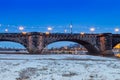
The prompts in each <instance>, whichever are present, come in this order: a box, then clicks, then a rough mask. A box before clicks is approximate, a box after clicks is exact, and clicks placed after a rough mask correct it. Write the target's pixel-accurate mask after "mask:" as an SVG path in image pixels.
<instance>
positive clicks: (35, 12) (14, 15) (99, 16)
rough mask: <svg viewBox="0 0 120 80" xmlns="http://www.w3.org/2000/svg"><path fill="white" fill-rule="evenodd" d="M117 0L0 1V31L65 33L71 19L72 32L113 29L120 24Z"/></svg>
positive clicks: (119, 9) (118, 0)
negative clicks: (49, 30)
mask: <svg viewBox="0 0 120 80" xmlns="http://www.w3.org/2000/svg"><path fill="white" fill-rule="evenodd" d="M119 4H120V0H0V24H2V27H1V32H4V29H5V28H8V29H9V32H15V31H16V32H17V31H18V30H16V29H18V27H19V26H21V25H22V26H24V27H25V31H29V32H30V31H43V32H45V31H47V27H48V26H51V27H53V32H64V29H67V30H68V31H69V30H70V29H69V24H70V23H71V22H72V24H73V31H74V32H90V31H89V28H90V27H95V28H96V31H95V32H114V28H116V27H119V26H120V5H119ZM8 25H9V26H8Z"/></svg>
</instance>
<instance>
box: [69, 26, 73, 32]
mask: <svg viewBox="0 0 120 80" xmlns="http://www.w3.org/2000/svg"><path fill="white" fill-rule="evenodd" d="M72 27H73V26H72V24H70V33H71V34H72Z"/></svg>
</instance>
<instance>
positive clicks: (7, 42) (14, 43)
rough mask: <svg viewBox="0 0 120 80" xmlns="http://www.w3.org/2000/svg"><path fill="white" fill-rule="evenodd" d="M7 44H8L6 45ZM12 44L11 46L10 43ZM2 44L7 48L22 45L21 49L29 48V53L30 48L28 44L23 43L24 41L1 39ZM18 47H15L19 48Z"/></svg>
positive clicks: (0, 43)
mask: <svg viewBox="0 0 120 80" xmlns="http://www.w3.org/2000/svg"><path fill="white" fill-rule="evenodd" d="M5 44H7V46H5ZM8 44H10V45H12V46H11V47H10V46H9V45H8ZM0 45H3V46H4V47H6V48H11V49H12V47H13V46H14V48H15V47H16V46H19V47H18V48H20V47H21V49H26V50H27V53H28V49H27V47H26V44H24V43H22V42H18V41H14V40H5V39H0ZM0 48H3V47H2V46H0ZM18 48H15V49H18Z"/></svg>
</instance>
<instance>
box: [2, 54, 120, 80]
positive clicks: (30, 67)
mask: <svg viewBox="0 0 120 80" xmlns="http://www.w3.org/2000/svg"><path fill="white" fill-rule="evenodd" d="M119 75H120V60H119V59H115V58H105V57H98V56H88V55H63V54H61V55H22V54H17V55H16V54H0V80H120V76H119Z"/></svg>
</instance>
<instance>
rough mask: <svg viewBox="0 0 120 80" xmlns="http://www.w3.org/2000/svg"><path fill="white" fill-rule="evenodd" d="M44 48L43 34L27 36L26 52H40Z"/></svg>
mask: <svg viewBox="0 0 120 80" xmlns="http://www.w3.org/2000/svg"><path fill="white" fill-rule="evenodd" d="M43 49H44V40H43V36H40V35H38V34H33V35H32V36H29V38H28V52H29V53H30V54H41V53H42V50H43Z"/></svg>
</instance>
